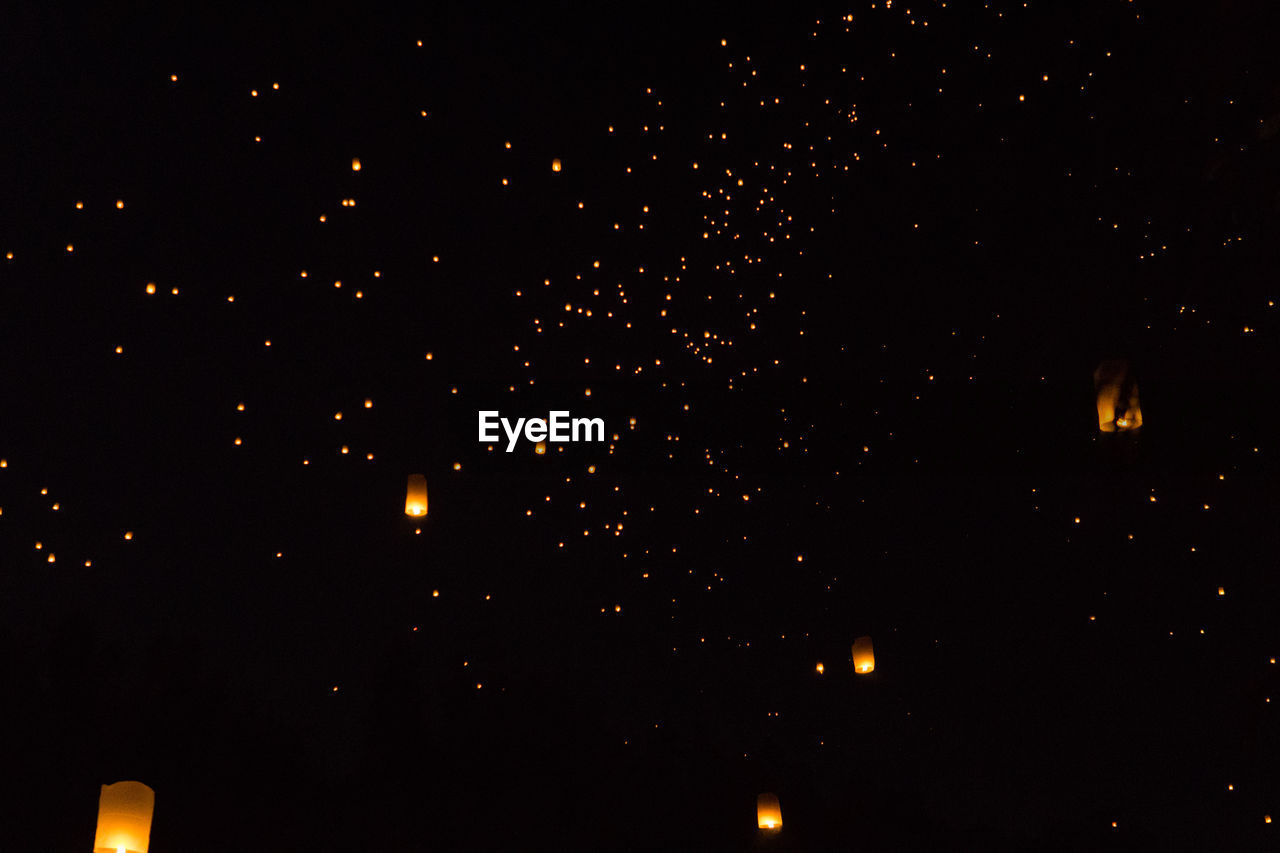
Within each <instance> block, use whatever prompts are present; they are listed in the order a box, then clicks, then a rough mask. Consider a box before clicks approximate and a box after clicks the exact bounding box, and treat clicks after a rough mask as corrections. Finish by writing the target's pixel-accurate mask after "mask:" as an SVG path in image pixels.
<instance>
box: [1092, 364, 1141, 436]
mask: <svg viewBox="0 0 1280 853" xmlns="http://www.w3.org/2000/svg"><path fill="white" fill-rule="evenodd" d="M1093 386H1094V388H1095V389H1096V391H1097V393H1098V429H1099V430H1101V431H1102V432H1127V431H1130V430H1136V429H1138V428H1139V427H1141V426H1142V409H1141V408H1140V407H1139V406H1138V383H1137V381H1136V380H1135V379H1134V378H1133V374H1132V373H1131V372H1130V370H1129V362H1127V361H1125V360H1123V359H1107V360H1106V361H1104V362H1102V364H1099V365H1098V369H1097V370H1095V371H1094V372H1093Z"/></svg>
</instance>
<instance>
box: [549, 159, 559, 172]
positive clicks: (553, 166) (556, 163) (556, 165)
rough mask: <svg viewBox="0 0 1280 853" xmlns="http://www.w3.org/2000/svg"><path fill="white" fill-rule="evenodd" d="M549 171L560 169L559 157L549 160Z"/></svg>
mask: <svg viewBox="0 0 1280 853" xmlns="http://www.w3.org/2000/svg"><path fill="white" fill-rule="evenodd" d="M551 171H553V172H558V171H560V158H559V157H556V158H555V159H554V160H552V161H551Z"/></svg>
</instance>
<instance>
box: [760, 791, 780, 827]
mask: <svg viewBox="0 0 1280 853" xmlns="http://www.w3.org/2000/svg"><path fill="white" fill-rule="evenodd" d="M756 823H757V824H759V826H760V828H761V829H782V806H780V805H778V798H777V797H776V796H774V795H773V794H761V795H760V796H758V797H756Z"/></svg>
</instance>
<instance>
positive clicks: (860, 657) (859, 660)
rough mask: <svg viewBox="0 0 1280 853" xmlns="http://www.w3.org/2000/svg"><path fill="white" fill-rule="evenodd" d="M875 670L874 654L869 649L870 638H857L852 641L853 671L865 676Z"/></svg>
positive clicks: (872, 650)
mask: <svg viewBox="0 0 1280 853" xmlns="http://www.w3.org/2000/svg"><path fill="white" fill-rule="evenodd" d="M875 668H876V654H875V650H874V649H873V648H872V647H871V638H870V637H859V638H858V639H856V640H854V641H853V671H854V672H856V673H858V675H866V674H867V673H868V672H871V671H872V670H874V669H875Z"/></svg>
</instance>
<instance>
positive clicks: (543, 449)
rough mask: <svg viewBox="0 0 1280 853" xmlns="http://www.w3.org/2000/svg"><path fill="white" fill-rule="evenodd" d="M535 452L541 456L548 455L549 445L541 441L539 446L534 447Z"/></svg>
mask: <svg viewBox="0 0 1280 853" xmlns="http://www.w3.org/2000/svg"><path fill="white" fill-rule="evenodd" d="M533 452H534V453H536V454H538V455H539V456H541V455H542V454H544V453H546V452H547V443H546V442H545V441H539V442H538V443H537V444H535V445H534V446H533Z"/></svg>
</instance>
